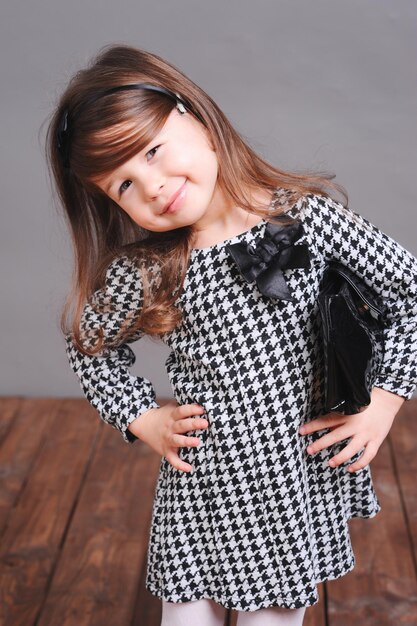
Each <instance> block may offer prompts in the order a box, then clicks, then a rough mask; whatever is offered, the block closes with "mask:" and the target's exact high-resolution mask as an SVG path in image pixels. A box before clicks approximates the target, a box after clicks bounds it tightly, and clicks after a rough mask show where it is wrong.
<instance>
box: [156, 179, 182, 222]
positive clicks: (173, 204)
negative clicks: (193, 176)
mask: <svg viewBox="0 0 417 626" xmlns="http://www.w3.org/2000/svg"><path fill="white" fill-rule="evenodd" d="M186 182H187V181H186V180H185V182H184V183H183V184H182V185H181V187H180V188H179V189H178V190H177V191H176V192H175V193H174V194H173V195H172V196H171V198H170V199H169V200H168V202H167V204H166V205H165V207H164V209H163V211H162V213H161V215H163V214H164V213H170V212H171V211H174V210H175V209H176V208H177V206H178V203H179V202H180V200H182V198H183V197H184V195H185V184H186Z"/></svg>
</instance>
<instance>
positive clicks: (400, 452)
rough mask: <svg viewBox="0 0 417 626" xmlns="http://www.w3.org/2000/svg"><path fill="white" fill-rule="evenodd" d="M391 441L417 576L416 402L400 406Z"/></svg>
mask: <svg viewBox="0 0 417 626" xmlns="http://www.w3.org/2000/svg"><path fill="white" fill-rule="evenodd" d="M391 441H392V445H393V458H394V464H395V467H394V471H395V473H396V475H397V479H398V484H399V486H400V490H401V495H402V501H403V506H404V513H405V517H406V520H407V528H408V532H409V535H410V543H411V546H412V550H413V552H412V557H413V560H414V568H415V570H416V576H417V486H416V484H417V480H416V476H417V401H415V402H414V403H413V402H405V403H404V404H403V410H401V412H400V413H399V414H398V416H397V417H396V418H395V428H392V429H391ZM416 623H417V620H416Z"/></svg>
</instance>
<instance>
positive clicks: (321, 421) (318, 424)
mask: <svg viewBox="0 0 417 626" xmlns="http://www.w3.org/2000/svg"><path fill="white" fill-rule="evenodd" d="M346 417H347V416H346V415H341V414H340V413H327V414H326V415H320V417H316V418H315V419H312V420H310V421H309V422H305V423H304V424H302V425H301V426H300V428H299V429H298V432H299V433H300V434H301V435H307V434H309V433H314V432H315V431H316V430H324V429H326V428H331V427H332V426H337V425H338V424H343V423H345V422H346Z"/></svg>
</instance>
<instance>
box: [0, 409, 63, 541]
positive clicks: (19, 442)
mask: <svg viewBox="0 0 417 626" xmlns="http://www.w3.org/2000/svg"><path fill="white" fill-rule="evenodd" d="M59 403H60V400H57V399H55V398H34V399H23V398H20V399H17V398H9V399H8V398H5V397H3V398H2V404H1V409H2V421H3V419H4V427H3V428H2V435H3V436H2V438H1V444H0V468H1V478H2V479H1V481H0V536H1V535H2V533H3V532H4V528H5V526H6V523H7V521H8V517H9V515H10V513H11V511H12V510H13V507H14V506H16V503H17V501H18V498H19V496H20V494H21V492H22V489H23V488H24V486H25V483H26V481H27V479H28V475H29V473H30V471H31V468H32V465H33V464H34V463H35V461H36V458H37V456H38V455H39V452H40V450H41V448H42V446H43V444H44V442H45V438H46V437H47V434H48V433H49V432H50V430H51V424H52V422H53V420H54V417H55V414H56V411H57V409H58V407H59ZM10 523H13V522H12V521H11V522H10ZM2 544H3V541H2Z"/></svg>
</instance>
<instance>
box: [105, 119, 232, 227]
mask: <svg viewBox="0 0 417 626" xmlns="http://www.w3.org/2000/svg"><path fill="white" fill-rule="evenodd" d="M217 173H218V161H217V155H216V153H215V151H214V149H213V147H212V144H211V142H210V139H209V135H208V131H207V130H206V129H205V127H204V126H203V125H202V124H201V123H200V122H199V121H198V120H196V118H195V117H194V116H193V115H192V114H191V113H189V112H188V111H187V112H186V113H184V114H181V113H180V112H179V111H178V109H176V108H174V109H173V110H172V111H171V113H170V115H169V116H168V118H167V121H166V123H165V125H164V126H163V128H162V130H161V131H160V132H159V133H158V134H157V135H156V137H154V139H153V140H152V142H150V143H149V144H148V145H147V146H146V148H145V149H144V150H142V151H141V152H139V153H138V154H136V155H135V156H134V157H133V158H131V159H130V160H129V161H126V162H125V163H124V164H123V165H121V166H120V167H118V168H117V169H115V170H114V171H113V172H112V173H111V174H109V175H106V176H105V177H102V178H100V179H99V180H96V181H95V182H96V183H97V184H98V186H99V187H100V189H102V190H103V191H104V192H105V193H106V194H107V195H108V196H109V197H110V198H112V200H114V201H115V202H116V203H117V204H118V205H119V206H120V208H121V209H123V211H125V212H126V213H127V214H128V215H129V216H130V217H131V218H132V220H133V221H134V222H136V223H137V224H138V225H139V226H141V227H143V228H146V229H147V230H150V231H155V232H161V231H167V230H173V229H175V228H180V227H182V226H189V225H194V224H198V222H199V221H200V220H202V219H203V218H204V216H206V220H204V222H201V224H203V223H206V222H207V221H211V219H212V218H217V217H221V214H222V213H223V212H224V211H225V209H227V208H228V207H227V205H226V202H225V198H224V197H223V193H222V192H221V190H220V188H219V187H218V185H217ZM179 190H181V193H180V194H179V198H178V201H177V202H176V203H175V204H174V205H173V207H172V210H170V211H165V210H166V207H167V204H168V203H169V202H170V200H171V199H172V198H173V196H174V195H176V194H177V192H178V191H179ZM209 214H210V217H209ZM207 218H208V220H207ZM197 230H198V228H197Z"/></svg>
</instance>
